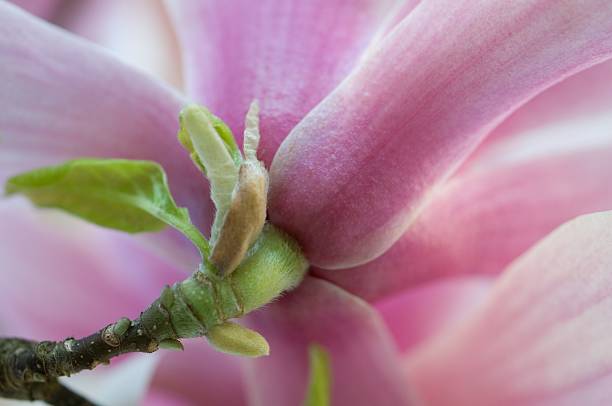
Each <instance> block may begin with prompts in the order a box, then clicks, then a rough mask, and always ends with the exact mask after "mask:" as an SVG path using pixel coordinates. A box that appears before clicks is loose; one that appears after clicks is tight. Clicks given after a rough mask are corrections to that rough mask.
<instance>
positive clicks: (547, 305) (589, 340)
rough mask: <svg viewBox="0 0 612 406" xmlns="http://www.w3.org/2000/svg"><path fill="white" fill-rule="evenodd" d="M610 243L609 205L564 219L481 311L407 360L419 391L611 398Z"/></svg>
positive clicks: (454, 398)
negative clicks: (582, 215)
mask: <svg viewBox="0 0 612 406" xmlns="http://www.w3.org/2000/svg"><path fill="white" fill-rule="evenodd" d="M610 247H612V212H602V213H598V214H593V215H588V216H584V217H580V218H578V219H576V220H574V221H572V222H570V223H568V224H566V225H564V226H562V227H561V228H559V229H558V230H557V231H555V232H554V233H553V234H552V235H551V236H549V237H547V238H546V239H545V240H543V241H542V242H541V243H539V244H538V245H537V246H536V247H535V248H533V249H532V250H530V251H529V252H528V253H526V254H525V255H523V256H522V257H520V258H519V259H518V260H517V261H516V262H514V263H513V264H512V265H511V266H510V267H509V269H507V270H506V271H505V272H504V274H503V276H502V277H501V279H500V280H499V281H498V283H497V284H496V286H495V287H494V290H493V292H492V294H491V295H490V296H489V298H488V300H487V301H486V302H485V303H484V304H483V306H482V307H481V308H480V309H479V310H478V311H477V312H476V313H475V314H474V315H473V317H471V318H470V319H469V320H468V321H467V322H465V323H463V324H461V325H459V326H457V327H456V328H455V329H453V331H447V332H446V333H445V334H442V335H440V336H439V337H438V339H437V340H435V341H432V342H431V343H429V344H428V345H427V346H424V347H423V348H422V349H421V351H419V352H417V353H414V354H413V355H412V357H410V358H409V359H408V364H407V371H408V376H407V378H408V382H410V384H411V385H416V388H417V392H418V397H419V398H420V400H421V401H422V402H423V403H424V404H427V405H447V404H453V405H531V404H538V405H559V404H581V405H591V404H602V405H603V404H609V403H610V402H612V346H610V340H609V337H610V334H611V333H612V331H611V325H610V318H611V317H612V272H611V270H612V250H611V249H610ZM572 402H576V403H572Z"/></svg>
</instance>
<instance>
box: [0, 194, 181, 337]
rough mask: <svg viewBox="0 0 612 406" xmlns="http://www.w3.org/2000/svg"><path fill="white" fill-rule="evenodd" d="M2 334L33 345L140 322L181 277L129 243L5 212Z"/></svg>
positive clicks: (0, 269) (12, 207)
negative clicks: (25, 339) (123, 321)
mask: <svg viewBox="0 0 612 406" xmlns="http://www.w3.org/2000/svg"><path fill="white" fill-rule="evenodd" d="M0 224H1V226H0V279H1V281H0V331H1V332H2V335H7V334H8V335H19V336H25V337H28V338H32V339H63V338H66V337H69V336H84V335H88V334H91V333H93V332H95V331H96V330H98V329H100V328H102V327H104V326H105V325H107V324H109V323H111V322H113V321H115V320H117V319H118V318H120V317H122V316H127V317H136V316H138V314H139V312H140V311H142V310H144V309H145V308H146V306H148V305H149V304H150V303H151V302H152V301H153V300H155V298H156V297H158V295H159V293H160V292H161V289H162V288H163V286H164V285H165V284H168V283H173V282H175V281H177V280H180V279H182V278H183V277H184V274H183V273H182V272H180V271H178V270H176V269H175V268H173V267H170V266H168V265H166V264H164V263H163V262H162V261H160V260H159V258H156V257H154V256H151V255H150V254H149V253H148V252H146V251H144V250H143V249H142V248H140V246H139V245H137V244H135V243H134V242H133V240H132V239H131V238H130V237H129V236H127V235H123V234H120V233H117V232H113V231H107V230H102V229H100V228H98V227H95V226H92V225H89V224H86V223H84V222H82V221H80V220H77V219H72V218H67V217H66V216H63V215H58V214H56V213H54V212H51V211H41V210H37V209H34V208H31V207H29V205H27V204H26V203H25V202H24V201H21V200H18V199H14V200H11V201H10V202H8V203H7V202H2V204H1V205H0Z"/></svg>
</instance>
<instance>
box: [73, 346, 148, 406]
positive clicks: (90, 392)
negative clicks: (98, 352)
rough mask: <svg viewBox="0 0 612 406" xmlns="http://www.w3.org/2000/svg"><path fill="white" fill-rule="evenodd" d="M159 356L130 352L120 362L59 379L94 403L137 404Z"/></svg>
mask: <svg viewBox="0 0 612 406" xmlns="http://www.w3.org/2000/svg"><path fill="white" fill-rule="evenodd" d="M158 360H159V358H158V355H157V354H133V355H130V357H129V358H128V359H126V360H124V361H123V362H121V363H120V364H115V363H113V364H111V366H110V367H108V366H99V367H97V368H96V369H95V370H93V371H83V372H80V373H79V374H77V375H74V376H71V377H70V378H62V381H63V383H64V384H65V385H66V386H68V387H70V388H72V389H73V390H75V391H76V392H78V393H81V394H82V395H83V396H86V397H87V399H89V400H91V401H93V402H95V404H97V405H108V406H110V405H112V406H134V405H139V404H143V403H142V401H143V400H144V399H145V396H146V394H147V390H148V388H149V385H150V383H151V378H152V377H153V374H154V373H155V369H156V367H157V366H158V365H159V363H158Z"/></svg>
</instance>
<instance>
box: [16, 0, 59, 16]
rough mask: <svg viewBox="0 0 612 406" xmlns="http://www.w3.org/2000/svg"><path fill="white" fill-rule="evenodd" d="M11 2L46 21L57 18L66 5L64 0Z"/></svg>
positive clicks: (21, 0)
mask: <svg viewBox="0 0 612 406" xmlns="http://www.w3.org/2000/svg"><path fill="white" fill-rule="evenodd" d="M10 2H11V3H13V4H15V5H17V6H19V7H21V8H22V9H24V10H26V11H27V12H29V13H32V14H34V15H35V16H37V17H40V18H43V19H45V20H49V19H52V18H53V17H55V16H56V15H57V13H58V10H59V9H60V8H61V6H62V5H63V4H64V3H65V1H64V0H10Z"/></svg>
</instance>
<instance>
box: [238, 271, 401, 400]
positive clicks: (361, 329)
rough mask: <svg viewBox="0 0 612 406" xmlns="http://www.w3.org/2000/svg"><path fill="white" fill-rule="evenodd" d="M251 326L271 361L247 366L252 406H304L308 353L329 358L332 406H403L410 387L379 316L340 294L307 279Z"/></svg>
mask: <svg viewBox="0 0 612 406" xmlns="http://www.w3.org/2000/svg"><path fill="white" fill-rule="evenodd" d="M250 321H251V324H252V327H253V328H255V329H256V330H257V331H259V332H260V333H262V334H263V335H264V337H266V339H267V340H268V341H269V343H270V348H271V355H270V356H269V357H264V358H259V359H256V360H250V361H248V362H247V378H248V381H247V382H248V389H249V401H250V404H252V405H266V406H276V405H278V406H284V405H299V404H302V402H303V400H304V398H305V394H306V384H307V380H308V365H307V364H308V346H309V344H312V343H318V344H320V345H322V346H323V347H325V348H326V349H327V351H328V352H329V353H330V356H331V367H332V370H333V372H332V374H333V384H332V402H331V403H332V404H334V405H354V406H360V405H398V406H399V405H406V404H408V403H409V400H410V398H409V393H408V388H407V387H406V385H405V383H404V382H402V379H401V377H400V372H399V370H398V364H397V361H398V357H397V353H396V350H395V348H394V347H393V343H392V341H391V339H390V337H389V336H388V334H387V331H386V330H385V327H384V325H383V323H382V322H381V320H380V318H379V317H378V315H377V313H376V312H375V311H374V310H373V309H372V308H371V307H369V306H368V305H367V304H366V303H364V302H362V301H361V300H359V299H358V298H356V297H354V296H351V295H350V294H347V293H346V292H344V291H343V290H341V289H338V288H337V287H335V286H333V285H331V284H329V283H327V282H325V281H322V280H319V279H315V278H310V277H307V278H306V280H305V281H304V282H303V283H302V285H300V287H299V288H298V289H297V290H296V291H294V292H292V293H290V294H289V295H287V296H286V297H285V298H283V299H282V300H281V301H279V302H278V303H275V304H272V305H270V306H268V307H267V308H266V309H265V310H263V311H261V312H257V313H255V314H254V315H253V316H251V318H250Z"/></svg>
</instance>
